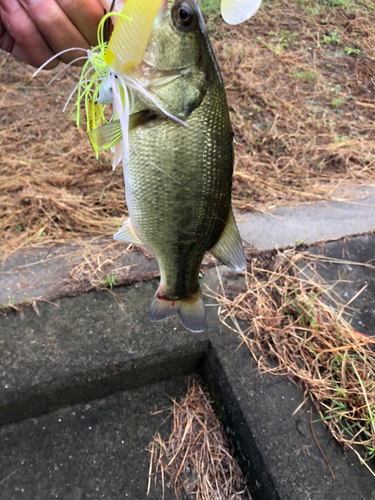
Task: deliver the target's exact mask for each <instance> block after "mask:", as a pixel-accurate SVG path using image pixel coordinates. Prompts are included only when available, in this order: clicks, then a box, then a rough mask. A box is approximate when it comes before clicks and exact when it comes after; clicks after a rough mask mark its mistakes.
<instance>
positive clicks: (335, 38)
mask: <svg viewBox="0 0 375 500" xmlns="http://www.w3.org/2000/svg"><path fill="white" fill-rule="evenodd" d="M322 43H324V44H325V45H328V44H330V43H335V44H338V43H340V39H339V37H338V36H337V33H331V35H330V36H327V35H324V36H323V42H322Z"/></svg>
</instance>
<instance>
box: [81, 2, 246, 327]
mask: <svg viewBox="0 0 375 500" xmlns="http://www.w3.org/2000/svg"><path fill="white" fill-rule="evenodd" d="M128 1H131V0H128ZM129 71H130V74H131V78H132V79H133V80H134V81H136V82H137V85H139V86H141V87H142V88H143V89H144V90H145V92H143V91H139V90H137V88H135V89H133V95H132V98H133V100H134V102H133V105H132V114H131V115H130V117H129V141H130V145H131V146H130V147H129V149H128V150H127V154H126V155H125V154H124V149H125V148H123V158H122V163H123V172H124V178H125V192H126V202H127V206H128V210H129V218H128V219H127V220H126V221H125V222H124V224H123V226H122V227H121V229H120V230H119V231H118V232H117V233H116V234H115V235H114V239H115V240H118V241H122V242H125V243H135V244H143V245H145V246H146V247H148V248H149V249H150V250H151V251H152V252H153V253H154V255H155V257H156V259H157V261H158V264H159V269H160V283H159V286H158V289H157V291H156V293H155V295H154V298H153V300H152V302H151V305H150V308H149V313H148V317H149V319H150V320H151V321H162V320H164V319H166V318H169V317H172V316H174V315H178V317H179V319H180V321H181V323H182V325H183V326H184V327H185V328H186V329H187V330H189V331H191V332H202V331H203V330H204V329H205V327H206V311H205V306H204V301H203V295H202V290H201V288H200V285H199V272H200V267H201V264H202V261H203V257H204V255H205V253H206V252H207V251H209V252H210V253H211V254H212V255H213V256H214V257H216V258H217V259H218V260H219V261H220V262H222V263H223V264H225V265H227V266H228V267H230V268H231V269H233V270H234V271H237V272H241V271H243V270H244V269H245V267H246V258H245V254H244V250H243V247H242V242H241V237H240V234H239V231H238V228H237V225H236V222H235V218H234V216H233V210H232V204H231V190H232V175H233V163H234V150H233V130H232V126H231V122H230V116H229V110H228V104H227V99H226V94H225V89H224V84H223V80H222V77H221V74H220V70H219V67H218V64H217V61H216V59H215V56H214V53H213V50H212V47H211V44H210V41H209V38H208V34H207V30H206V26H205V23H204V20H203V17H202V14H201V12H200V9H199V6H198V3H197V1H196V0H174V1H170V0H169V1H167V0H163V1H162V2H161V5H160V7H159V10H158V12H157V14H156V17H155V20H154V22H153V26H152V30H151V34H150V37H149V40H148V44H147V47H146V49H145V52H144V54H143V58H142V61H141V63H140V64H138V65H136V66H132V67H131V68H130V70H129ZM162 110H164V111H162ZM165 112H167V113H169V114H170V115H173V116H174V117H176V118H178V119H179V120H180V123H179V122H178V121H176V120H173V119H171V118H170V116H167V115H166V114H165ZM90 140H91V141H92V142H93V143H95V144H96V145H97V147H98V148H101V149H105V147H106V146H108V145H110V144H111V145H113V144H114V143H115V142H117V141H119V140H120V141H122V142H123V131H122V128H121V123H120V122H119V120H115V121H112V122H111V123H108V124H106V125H103V126H101V127H97V128H95V129H94V130H91V131H90Z"/></svg>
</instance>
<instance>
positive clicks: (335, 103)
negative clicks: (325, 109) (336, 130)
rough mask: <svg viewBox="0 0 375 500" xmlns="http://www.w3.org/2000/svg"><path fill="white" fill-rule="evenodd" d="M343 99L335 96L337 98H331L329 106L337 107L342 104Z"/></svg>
mask: <svg viewBox="0 0 375 500" xmlns="http://www.w3.org/2000/svg"><path fill="white" fill-rule="evenodd" d="M344 102H345V99H342V98H340V97H339V98H337V99H332V101H331V106H332V108H339V107H340V106H341V105H342V104H344Z"/></svg>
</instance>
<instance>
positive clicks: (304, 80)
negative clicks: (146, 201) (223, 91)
mask: <svg viewBox="0 0 375 500" xmlns="http://www.w3.org/2000/svg"><path fill="white" fill-rule="evenodd" d="M354 3H355V4H357V6H359V8H358V9H357V10H356V11H355V12H354V11H353V12H349V11H348V10H347V11H345V10H343V9H341V8H337V9H336V10H332V9H328V8H320V9H317V10H319V12H318V13H317V14H312V13H309V12H308V7H309V6H310V8H311V6H312V5H314V6H315V5H319V4H316V2H310V3H309V2H302V1H301V0H296V1H295V3H292V2H290V1H287V0H281V1H279V2H277V3H275V2H264V5H263V7H262V9H261V10H260V11H259V13H258V14H257V15H256V16H255V17H254V18H253V19H252V20H251V21H250V22H248V23H246V24H244V25H242V26H238V27H229V26H225V25H224V24H223V23H222V22H221V21H220V20H216V21H212V20H211V21H210V22H209V26H210V31H211V38H213V46H214V49H215V52H216V53H217V56H218V61H219V65H220V67H221V69H222V72H223V77H224V81H225V85H226V88H227V92H228V100H229V105H230V109H231V113H232V121H233V126H234V130H235V135H236V140H237V143H238V144H237V145H236V157H237V159H236V165H235V175H234V188H233V192H234V204H235V206H236V207H238V208H240V209H243V210H260V211H264V210H267V209H269V208H272V207H275V206H279V205H283V204H290V203H309V202H312V201H315V200H326V199H341V198H343V197H345V196H347V194H345V189H347V188H348V187H351V186H353V185H374V183H375V182H374V169H375V141H374V134H375V132H374V131H375V127H374V110H375V105H374V102H375V91H374V73H375V58H374V47H375V28H374V26H375V13H374V11H373V10H370V9H371V2H365V3H363V2H360V1H359V0H356V2H354ZM310 10H311V9H310ZM332 33H337V38H338V39H339V42H335V41H333V40H332V41H330V42H329V43H328V42H327V43H325V42H326V41H327V40H326V39H325V37H332V36H331V34H332ZM345 47H349V48H352V49H353V48H354V49H359V50H360V51H361V54H360V55H355V54H353V55H348V54H346V53H345V52H344V49H345ZM56 71H57V70H54V71H53V72H49V73H44V74H39V75H38V77H37V78H36V79H35V80H33V79H32V70H31V69H30V68H28V67H26V66H25V65H23V64H21V63H18V62H16V61H15V60H13V59H12V58H11V57H8V56H7V55H6V54H4V53H0V72H1V82H0V95H1V97H0V110H1V123H0V145H1V158H0V252H2V254H3V255H4V254H5V253H9V252H12V251H15V250H16V249H19V248H22V247H27V246H30V245H34V246H35V245H48V244H50V243H52V242H60V241H61V242H63V241H64V242H65V241H72V240H75V239H77V238H92V237H97V236H99V235H101V236H108V237H110V236H111V235H112V234H113V233H114V232H115V231H116V226H117V225H118V224H119V223H120V222H121V221H122V220H124V218H125V216H126V204H125V200H124V185H123V179H122V173H121V168H118V169H117V170H116V171H115V173H112V171H111V168H110V161H109V158H108V156H106V155H104V154H103V155H101V157H100V160H99V161H97V160H96V159H95V157H94V154H93V152H92V150H91V146H90V144H89V141H88V140H87V137H86V134H85V132H84V130H80V131H77V130H76V128H75V124H74V106H73V104H71V105H70V106H69V107H68V110H67V112H66V114H65V115H63V114H62V113H61V111H62V108H63V105H64V103H65V101H66V99H67V98H68V96H69V94H70V92H71V90H72V88H73V87H74V85H75V83H76V81H77V76H78V70H76V69H68V71H67V73H64V74H63V75H61V76H60V77H59V78H58V79H57V80H56V81H55V82H53V84H52V85H51V86H48V85H47V83H48V81H49V80H50V79H51V77H52V76H53V75H54V74H56ZM351 196H353V193H352V194H351Z"/></svg>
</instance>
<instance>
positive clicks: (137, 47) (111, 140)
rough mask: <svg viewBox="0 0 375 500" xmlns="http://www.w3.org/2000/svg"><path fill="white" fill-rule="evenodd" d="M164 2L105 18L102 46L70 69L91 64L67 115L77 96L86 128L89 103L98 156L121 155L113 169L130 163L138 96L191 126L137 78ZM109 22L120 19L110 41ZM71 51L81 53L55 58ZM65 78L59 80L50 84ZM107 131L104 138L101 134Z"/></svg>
mask: <svg viewBox="0 0 375 500" xmlns="http://www.w3.org/2000/svg"><path fill="white" fill-rule="evenodd" d="M162 1H163V0H127V2H126V3H125V5H124V6H123V8H122V9H121V12H114V11H110V12H108V13H107V14H105V15H104V17H103V18H102V20H101V21H100V23H99V26H98V35H97V37H98V45H97V46H96V47H93V48H92V49H91V50H85V49H79V48H78V50H82V51H84V52H86V54H87V55H86V56H83V57H80V58H78V59H75V60H74V61H72V62H71V63H70V64H73V63H74V62H76V61H78V60H81V59H87V61H86V63H85V64H84V66H83V68H82V72H81V76H80V79H79V81H78V83H77V85H76V86H75V88H74V89H73V91H72V93H71V94H70V96H69V98H68V100H67V102H66V104H65V107H64V110H63V111H65V109H66V107H67V105H68V103H69V102H70V100H71V99H72V97H73V96H74V94H75V93H76V92H77V100H76V109H77V111H76V124H77V127H78V128H79V126H80V121H81V118H80V109H81V103H82V102H83V103H84V107H85V112H86V126H87V132H88V135H89V138H90V141H91V144H92V146H93V149H94V151H95V154H96V156H97V157H98V151H99V150H102V149H112V150H113V151H114V153H115V157H114V160H113V165H112V166H113V169H114V168H116V166H117V165H118V163H119V162H120V160H121V158H123V159H125V161H126V160H127V159H128V157H129V118H130V115H131V113H132V110H133V103H134V92H135V91H137V92H140V93H142V94H144V95H145V96H147V98H148V99H150V100H151V101H152V102H153V103H154V104H155V106H156V107H158V108H159V109H160V111H161V112H162V113H164V114H165V115H166V116H168V117H169V118H171V119H173V120H176V121H177V122H179V123H181V124H182V125H186V124H185V122H183V121H182V120H180V119H179V118H177V117H175V116H173V115H171V114H170V113H168V112H167V111H166V110H165V109H163V108H162V107H161V106H160V105H158V104H157V103H156V102H155V100H154V98H153V97H152V96H151V94H150V93H149V92H148V91H147V89H146V88H145V87H143V86H142V84H141V83H140V82H139V81H137V80H136V79H135V78H133V77H132V68H134V67H135V66H137V65H138V64H140V63H141V62H142V58H143V55H144V53H145V51H146V47H147V44H148V40H149V38H150V35H151V30H152V26H153V23H154V20H155V17H156V15H157V13H158V10H159V8H160V6H161V3H162ZM109 18H111V19H113V18H116V20H117V22H115V23H113V24H114V28H113V32H112V35H111V37H110V38H109V41H107V36H106V28H107V24H108V23H107V21H108V19H109ZM69 50H77V48H71V49H67V50H65V51H62V52H60V53H59V54H56V55H55V56H54V57H53V58H56V57H58V56H59V55H60V54H62V53H63V52H67V51H69ZM53 58H51V59H49V60H48V61H46V62H45V63H44V64H43V66H41V67H40V68H39V69H38V70H37V71H36V72H35V73H34V76H35V75H36V74H37V73H38V72H39V71H40V70H41V69H43V68H44V67H45V66H46V65H47V64H48V63H49V62H50V61H51V60H52V59H53ZM66 67H67V66H65V67H64V68H63V70H62V71H64V70H65V69H66ZM62 71H61V72H62ZM61 72H59V73H58V74H57V75H55V77H54V78H53V79H52V80H51V82H50V83H52V81H54V80H55V79H56V78H57V77H58V76H59V75H60V74H61ZM108 105H112V113H111V114H110V116H109V117H108V113H107V112H106V108H107V106H108ZM111 122H114V125H115V124H116V126H114V127H109V128H108V127H103V125H107V124H109V123H111ZM117 124H119V126H117ZM102 127H103V133H101V132H99V129H101V128H102ZM94 131H95V132H96V133H94Z"/></svg>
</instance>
